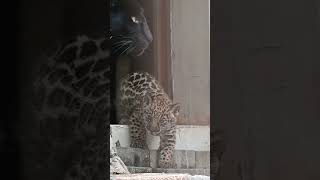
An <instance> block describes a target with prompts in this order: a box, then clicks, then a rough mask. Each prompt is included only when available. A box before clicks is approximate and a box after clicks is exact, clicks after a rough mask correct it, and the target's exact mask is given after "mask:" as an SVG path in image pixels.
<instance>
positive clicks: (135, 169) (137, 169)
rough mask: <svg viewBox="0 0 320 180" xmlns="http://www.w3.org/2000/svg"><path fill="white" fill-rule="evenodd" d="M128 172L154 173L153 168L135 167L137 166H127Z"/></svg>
mask: <svg viewBox="0 0 320 180" xmlns="http://www.w3.org/2000/svg"><path fill="white" fill-rule="evenodd" d="M127 168H128V171H129V172H130V173H132V174H136V173H152V168H151V167H135V166H127Z"/></svg>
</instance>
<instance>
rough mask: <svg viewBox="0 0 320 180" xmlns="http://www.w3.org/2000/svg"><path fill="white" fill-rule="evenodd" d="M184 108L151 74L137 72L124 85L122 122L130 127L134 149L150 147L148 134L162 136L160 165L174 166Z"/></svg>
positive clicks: (129, 76)
mask: <svg viewBox="0 0 320 180" xmlns="http://www.w3.org/2000/svg"><path fill="white" fill-rule="evenodd" d="M179 109H180V105H179V104H177V103H172V100H171V99H170V98H169V97H168V95H167V94H166V93H165V91H164V90H163V88H162V87H161V85H160V84H159V83H158V82H157V80H156V79H155V78H154V77H152V76H151V75H150V74H148V73H145V72H142V73H138V72H135V73H133V74H130V75H128V76H127V77H126V78H124V79H123V80H122V81H121V84H120V122H121V123H123V124H129V126H130V134H131V147H136V148H146V147H147V146H146V132H147V131H149V132H150V133H151V134H152V135H155V136H160V148H159V153H160V158H159V166H160V167H162V168H169V167H173V166H174V164H173V162H172V159H173V155H174V149H175V144H176V121H177V116H178V113H179Z"/></svg>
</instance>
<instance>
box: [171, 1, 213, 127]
mask: <svg viewBox="0 0 320 180" xmlns="http://www.w3.org/2000/svg"><path fill="white" fill-rule="evenodd" d="M209 3H210V1H209V0H197V1H195V0H173V1H171V8H172V10H171V12H172V14H171V18H172V19H171V22H172V27H171V28H172V29H171V30H172V34H171V38H172V76H173V99H174V101H176V102H180V103H181V104H182V109H181V115H182V118H181V119H180V120H179V121H178V123H179V124H193V125H208V124H209V119H210V102H209V99H210V92H209V90H210V82H209V80H210V79H209V75H210V39H209V35H210V22H209V21H210V8H209V7H210V4H209Z"/></svg>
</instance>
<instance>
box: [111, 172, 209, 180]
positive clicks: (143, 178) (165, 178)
mask: <svg viewBox="0 0 320 180" xmlns="http://www.w3.org/2000/svg"><path fill="white" fill-rule="evenodd" d="M110 179H111V180H128V179H130V180H210V177H209V176H191V175H188V174H176V173H172V174H163V173H141V174H119V175H111V176H110Z"/></svg>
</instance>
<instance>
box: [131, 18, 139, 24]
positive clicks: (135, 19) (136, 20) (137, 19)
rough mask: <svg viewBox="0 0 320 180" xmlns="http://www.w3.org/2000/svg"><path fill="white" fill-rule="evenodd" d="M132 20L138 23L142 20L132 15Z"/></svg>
mask: <svg viewBox="0 0 320 180" xmlns="http://www.w3.org/2000/svg"><path fill="white" fill-rule="evenodd" d="M131 20H132V22H134V23H136V24H139V23H141V20H140V19H139V18H137V17H135V16H131Z"/></svg>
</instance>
